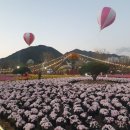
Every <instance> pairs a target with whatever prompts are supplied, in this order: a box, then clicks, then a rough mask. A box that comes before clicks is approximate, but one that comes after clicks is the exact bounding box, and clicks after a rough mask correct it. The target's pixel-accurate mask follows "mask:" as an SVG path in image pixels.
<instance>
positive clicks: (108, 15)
mask: <svg viewBox="0 0 130 130" xmlns="http://www.w3.org/2000/svg"><path fill="white" fill-rule="evenodd" d="M115 18H116V12H115V11H114V10H113V9H112V8H110V7H104V8H103V9H102V11H101V13H100V15H99V17H98V23H99V25H100V29H101V30H102V29H104V28H105V27H107V26H109V25H111V24H112V23H113V22H114V21H115Z"/></svg>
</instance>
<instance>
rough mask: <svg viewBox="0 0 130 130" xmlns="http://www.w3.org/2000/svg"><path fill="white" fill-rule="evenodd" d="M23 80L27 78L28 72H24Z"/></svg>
mask: <svg viewBox="0 0 130 130" xmlns="http://www.w3.org/2000/svg"><path fill="white" fill-rule="evenodd" d="M24 77H25V80H28V72H26V73H25V74H24Z"/></svg>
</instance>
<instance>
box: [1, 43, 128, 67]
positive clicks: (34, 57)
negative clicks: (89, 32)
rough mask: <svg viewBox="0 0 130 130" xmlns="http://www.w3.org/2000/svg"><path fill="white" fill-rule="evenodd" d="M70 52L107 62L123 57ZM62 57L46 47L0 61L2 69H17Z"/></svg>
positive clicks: (32, 47) (30, 49)
mask: <svg viewBox="0 0 130 130" xmlns="http://www.w3.org/2000/svg"><path fill="white" fill-rule="evenodd" d="M70 52H75V53H79V54H82V55H86V56H90V57H93V58H97V59H101V60H105V59H107V58H109V57H114V58H115V57H117V58H120V57H121V56H119V55H116V54H106V53H100V52H99V53H97V52H92V51H85V50H79V49H74V50H72V51H70ZM70 52H67V53H70ZM67 53H65V54H67ZM62 55H63V54H62V53H60V52H59V51H58V50H56V49H54V48H52V47H48V46H44V45H38V46H31V47H28V48H26V49H22V50H20V51H17V52H15V53H13V54H12V55H10V56H8V57H6V58H2V59H0V68H9V67H10V68H16V66H19V65H20V66H22V65H27V62H28V61H33V62H34V64H38V63H41V62H44V61H50V60H52V59H55V58H58V57H60V56H62ZM114 60H115V59H114ZM129 63H130V60H129Z"/></svg>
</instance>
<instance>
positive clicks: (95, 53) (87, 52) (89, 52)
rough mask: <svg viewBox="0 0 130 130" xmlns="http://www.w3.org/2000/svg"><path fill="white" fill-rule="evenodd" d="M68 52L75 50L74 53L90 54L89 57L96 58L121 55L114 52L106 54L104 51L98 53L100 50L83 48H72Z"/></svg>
mask: <svg viewBox="0 0 130 130" xmlns="http://www.w3.org/2000/svg"><path fill="white" fill-rule="evenodd" d="M70 52H75V53H79V54H82V55H86V56H90V57H93V58H98V59H106V58H109V57H117V58H119V57H121V56H119V55H116V54H106V53H100V52H99V53H97V52H92V51H85V50H79V49H74V50H72V51H70ZM67 53H68V52H67Z"/></svg>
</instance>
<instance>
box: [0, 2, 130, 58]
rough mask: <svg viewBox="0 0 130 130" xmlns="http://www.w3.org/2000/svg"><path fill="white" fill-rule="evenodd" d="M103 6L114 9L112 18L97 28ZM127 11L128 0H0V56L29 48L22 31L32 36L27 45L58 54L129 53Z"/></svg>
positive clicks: (129, 3)
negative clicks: (76, 50)
mask: <svg viewBox="0 0 130 130" xmlns="http://www.w3.org/2000/svg"><path fill="white" fill-rule="evenodd" d="M106 6H107V7H111V8H113V9H114V10H115V11H116V19H115V21H114V23H113V24H111V25H110V26H109V27H106V28H105V29H103V30H102V31H100V27H99V24H98V22H97V17H98V15H99V12H100V11H101V9H102V8H103V7H106ZM129 12H130V1H129V0H125V1H123V0H120V1H119V0H0V45H1V46H0V58H3V57H6V56H8V55H11V54H12V53H14V52H16V51H19V50H21V49H24V48H27V47H29V46H28V45H27V44H26V43H25V41H24V39H23V34H24V33H26V32H32V33H33V34H34V35H35V40H34V42H33V43H32V44H31V46H37V45H46V46H51V47H53V48H55V49H57V50H58V51H60V52H61V53H65V52H67V51H71V50H73V49H77V48H78V49H81V50H86V51H95V50H104V49H105V50H106V51H107V52H109V53H116V54H119V55H122V54H125V55H128V56H130V14H129Z"/></svg>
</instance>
